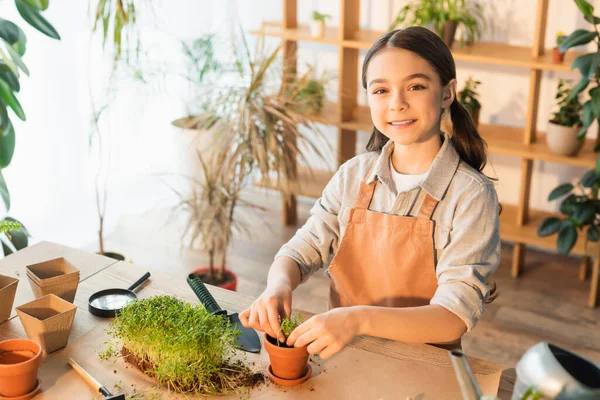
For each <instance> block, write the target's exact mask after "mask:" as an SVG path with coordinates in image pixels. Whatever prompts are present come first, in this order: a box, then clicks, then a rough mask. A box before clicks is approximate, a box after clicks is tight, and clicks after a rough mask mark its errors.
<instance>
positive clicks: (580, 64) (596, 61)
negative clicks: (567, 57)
mask: <svg viewBox="0 0 600 400" xmlns="http://www.w3.org/2000/svg"><path fill="white" fill-rule="evenodd" d="M598 65H600V52H597V53H590V54H585V55H583V56H579V57H577V58H576V59H575V61H573V64H571V69H572V70H573V69H579V73H580V74H581V76H583V77H584V78H588V79H591V77H592V75H593V74H594V73H595V72H596V70H597V69H598Z"/></svg>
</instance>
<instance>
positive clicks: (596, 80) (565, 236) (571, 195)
mask: <svg viewBox="0 0 600 400" xmlns="http://www.w3.org/2000/svg"><path fill="white" fill-rule="evenodd" d="M574 1H575V4H576V5H577V7H578V8H579V10H580V11H581V13H582V14H583V16H584V18H585V20H586V21H587V22H589V23H590V24H592V26H593V30H586V29H577V30H575V31H574V32H573V33H571V34H570V35H569V36H568V37H567V38H566V39H564V41H563V42H562V44H561V45H560V48H559V51H560V52H561V53H564V52H565V51H566V50H567V49H570V48H572V47H575V46H579V45H585V44H588V43H590V42H594V43H595V45H596V49H595V51H592V52H591V53H587V54H584V55H581V56H579V57H577V58H576V59H575V60H574V61H573V64H572V65H571V68H572V69H578V70H579V72H580V75H581V80H580V81H579V82H578V83H577V84H575V86H574V87H573V90H572V91H571V93H570V94H569V96H568V98H567V100H568V101H571V100H572V99H575V98H577V96H579V94H580V93H582V92H583V91H584V90H586V89H587V88H588V87H589V90H588V94H589V96H590V98H589V100H587V101H586V102H585V103H584V104H583V107H582V108H583V118H582V121H581V123H582V127H581V130H580V131H579V138H580V139H582V138H584V137H585V136H586V134H587V132H588V129H589V127H590V126H591V125H592V123H593V122H594V121H597V120H599V121H600V30H599V26H598V25H599V24H600V18H599V17H597V16H595V15H594V7H593V6H592V5H591V4H590V3H589V2H588V1H586V0H574ZM599 133H600V132H599ZM598 150H600V146H598V145H596V147H595V148H594V151H595V152H598ZM599 190H600V157H599V158H597V160H596V167H595V169H592V170H589V171H587V172H586V173H585V174H584V175H583V177H582V178H581V179H580V180H579V182H578V183H577V184H576V185H573V184H572V183H564V184H561V185H559V186H558V187H556V188H555V189H554V190H552V192H551V193H550V195H549V196H548V201H553V200H556V199H558V198H560V197H563V196H566V197H565V198H564V200H563V201H562V202H561V204H560V212H561V213H562V214H563V215H565V218H564V219H561V218H558V217H549V218H546V219H544V220H543V221H542V222H541V223H540V224H539V225H538V230H537V231H538V235H539V236H549V235H552V234H555V233H558V238H557V247H558V251H559V253H561V254H569V253H570V252H571V250H572V249H573V247H574V246H575V243H576V242H577V238H578V236H579V235H578V231H579V232H582V233H585V235H586V236H585V240H586V245H587V244H588V243H589V242H598V237H599V232H600V230H599V229H600V220H599V219H598V218H597V215H598V213H599V212H600V200H599V199H598V192H599Z"/></svg>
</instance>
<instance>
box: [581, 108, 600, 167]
mask: <svg viewBox="0 0 600 400" xmlns="http://www.w3.org/2000/svg"><path fill="white" fill-rule="evenodd" d="M581 121H582V122H583V126H582V127H581V130H580V131H579V133H578V134H577V137H578V138H579V139H581V138H582V137H584V136H585V134H586V133H587V130H588V128H589V127H590V125H592V122H594V110H593V109H592V101H591V100H588V101H586V102H585V103H584V104H583V118H582V120H581ZM596 170H597V171H599V172H600V170H599V169H598V168H596Z"/></svg>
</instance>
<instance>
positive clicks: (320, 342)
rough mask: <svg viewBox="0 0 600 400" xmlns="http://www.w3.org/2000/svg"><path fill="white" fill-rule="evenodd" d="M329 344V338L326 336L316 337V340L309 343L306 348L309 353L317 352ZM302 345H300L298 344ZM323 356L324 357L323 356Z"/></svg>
mask: <svg viewBox="0 0 600 400" xmlns="http://www.w3.org/2000/svg"><path fill="white" fill-rule="evenodd" d="M328 345H329V340H328V339H326V338H319V339H316V340H315V341H314V342H312V343H311V344H309V345H308V347H307V348H306V350H307V351H308V353H309V354H317V353H320V352H321V351H323V349H325V348H326V347H327V346H328ZM298 347H300V346H298ZM321 358H322V357H321Z"/></svg>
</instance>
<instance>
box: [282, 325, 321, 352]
mask: <svg viewBox="0 0 600 400" xmlns="http://www.w3.org/2000/svg"><path fill="white" fill-rule="evenodd" d="M309 321H310V320H309ZM309 321H307V322H309ZM318 338H319V331H318V330H317V329H314V328H312V327H311V325H310V324H307V323H304V324H301V325H300V326H299V327H297V328H296V329H294V331H293V332H292V333H291V334H290V336H289V338H288V341H287V344H288V346H292V345H293V346H294V347H302V346H306V345H307V344H309V343H311V342H313V341H315V340H317V339H318Z"/></svg>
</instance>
